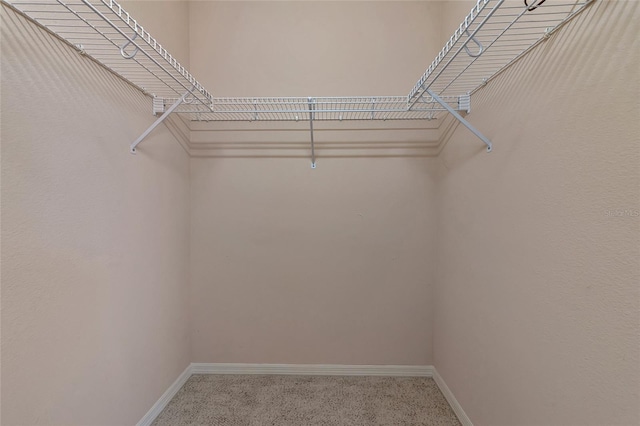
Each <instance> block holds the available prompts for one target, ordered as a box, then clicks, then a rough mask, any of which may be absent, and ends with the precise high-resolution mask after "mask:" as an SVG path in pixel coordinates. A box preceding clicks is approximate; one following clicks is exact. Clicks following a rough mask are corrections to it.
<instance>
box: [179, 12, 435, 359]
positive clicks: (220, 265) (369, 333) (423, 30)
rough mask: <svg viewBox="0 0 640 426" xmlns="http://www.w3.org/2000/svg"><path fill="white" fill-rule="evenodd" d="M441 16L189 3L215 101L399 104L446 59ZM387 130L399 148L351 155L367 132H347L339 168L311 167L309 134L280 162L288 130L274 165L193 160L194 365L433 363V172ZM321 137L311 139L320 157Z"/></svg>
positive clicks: (364, 144)
mask: <svg viewBox="0 0 640 426" xmlns="http://www.w3.org/2000/svg"><path fill="white" fill-rule="evenodd" d="M439 11H440V5H439V4H435V3H426V2H194V3H192V4H190V12H191V27H190V40H191V65H192V69H193V72H194V74H195V75H198V78H199V79H201V81H202V82H203V84H205V85H207V86H208V87H211V90H212V91H214V92H215V93H216V94H217V95H219V96H229V95H231V96H310V95H311V96H332V95H333V96H335V95H341V96H349V95H373V94H380V95H401V94H406V93H407V92H408V91H409V89H410V85H411V82H412V81H414V80H415V79H417V78H418V77H419V75H420V74H421V73H422V72H423V71H424V69H425V68H426V66H427V65H428V60H427V59H425V58H431V57H433V56H434V55H435V54H436V52H437V49H438V48H439V47H440V36H439V30H440V25H439V21H438V13H439ZM416 50H419V51H420V52H421V54H420V55H414V54H413V53H414V52H415V51H416ZM375 124H378V123H375ZM388 125H389V124H388ZM364 127H367V124H366V123H365V125H364ZM391 127H395V128H396V129H397V126H396V125H394V126H391ZM373 128H374V125H370V130H369V131H368V133H369V134H371V133H375V132H380V131H379V130H378V131H374V130H371V129H373ZM396 131H397V130H396ZM364 132H365V134H366V132H367V130H365V131H364ZM195 133H198V134H197V138H198V139H197V142H196V144H195V145H198V144H207V143H210V142H212V140H211V139H207V137H211V138H213V137H215V135H212V134H210V133H207V132H192V136H193V135H194V134H195ZM250 133H252V134H251V135H249V136H251V137H253V138H255V137H258V138H262V139H264V138H265V137H269V138H275V137H277V135H276V136H273V135H271V134H269V135H265V134H264V133H263V132H258V131H255V130H254V131H252V132H250ZM386 133H387V134H389V135H392V137H395V138H396V139H395V141H394V140H393V139H389V142H391V143H394V142H395V144H396V145H395V146H396V148H395V149H394V150H387V151H385V150H383V148H384V149H386V148H388V147H389V146H390V145H391V144H387V143H385V144H382V143H380V142H381V141H378V140H377V141H373V140H368V141H366V140H365V141H360V144H359V145H357V146H355V145H354V144H353V142H354V141H356V140H357V138H359V137H362V136H361V134H358V132H353V131H343V132H342V133H341V134H340V135H339V136H338V137H337V138H338V139H337V141H338V142H340V143H341V144H342V146H340V145H337V149H335V150H334V151H333V152H332V153H331V154H332V155H333V156H335V157H338V158H326V157H321V158H320V159H319V160H318V168H317V169H315V170H312V169H311V168H310V166H309V159H308V155H309V145H308V140H309V139H308V138H309V133H308V130H304V131H303V132H302V133H301V134H302V137H303V138H304V139H303V141H305V142H306V143H305V144H303V145H302V146H303V150H302V152H301V153H298V155H306V156H307V158H291V159H286V158H278V157H281V156H285V155H289V152H287V149H286V147H287V146H289V147H291V144H289V143H288V142H291V140H290V138H291V132H283V134H282V136H281V138H282V139H281V141H280V142H282V143H281V146H282V147H281V149H271V150H269V151H268V152H266V154H265V151H264V150H257V149H252V147H251V146H250V147H248V148H247V146H241V147H240V149H239V150H235V151H231V152H229V150H227V151H225V152H223V153H222V155H231V156H233V157H244V158H199V159H193V160H192V182H191V184H192V186H191V196H192V227H191V238H192V240H191V253H192V257H191V265H192V269H191V271H192V280H191V285H192V293H191V298H192V316H193V322H192V345H193V351H194V361H198V362H272V363H337V364H367V363H369V364H429V363H430V362H431V343H430V340H431V308H430V292H431V287H430V286H431V272H432V258H433V256H432V249H433V245H432V242H433V240H432V235H433V232H434V222H433V221H434V210H433V204H432V203H431V199H432V197H433V190H434V186H433V185H434V181H433V179H432V177H431V176H430V170H431V168H432V166H433V164H434V163H433V162H432V160H429V159H425V158H414V157H412V155H414V154H416V150H413V149H412V148H411V147H409V148H407V144H402V143H400V142H403V141H402V140H401V136H400V135H399V134H396V135H395V136H393V132H388V131H387V132H386ZM426 134H427V132H426V131H424V133H423V135H424V136H423V138H424V140H426V139H427V136H426ZM244 137H247V136H244ZM328 137H330V136H327V134H326V133H323V132H317V133H316V140H317V141H318V144H319V146H320V151H321V154H322V152H324V151H322V149H323V145H322V144H323V142H324V141H326V140H327V138H328ZM375 137H380V136H379V133H376V135H375ZM274 141H275V139H274V140H271V139H270V142H274ZM227 142H231V141H230V140H229V141H227ZM229 145H231V144H229ZM347 145H349V146H348V148H349V149H347ZM294 147H296V146H294ZM253 148H255V144H254V147H253ZM390 153H392V154H393V155H396V156H399V158H391V156H390V155H389V154H390ZM196 155H199V153H196ZM347 155H349V156H355V157H356V158H340V157H342V156H347ZM378 155H382V157H384V158H372V157H373V156H378ZM252 156H261V157H272V158H260V159H256V158H247V157H252Z"/></svg>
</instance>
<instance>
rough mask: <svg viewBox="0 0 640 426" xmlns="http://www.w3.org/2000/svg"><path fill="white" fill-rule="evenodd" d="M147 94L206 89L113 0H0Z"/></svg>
mask: <svg viewBox="0 0 640 426" xmlns="http://www.w3.org/2000/svg"><path fill="white" fill-rule="evenodd" d="M2 3H4V4H8V5H9V6H10V7H12V8H13V9H14V10H16V11H18V12H19V13H21V14H23V15H26V16H27V17H28V18H30V19H31V20H33V21H35V22H36V23H38V24H39V25H41V26H43V27H44V28H46V29H47V30H49V31H50V32H52V33H54V34H55V35H57V36H58V37H59V38H61V39H63V40H64V41H66V42H67V43H69V44H71V45H73V46H74V47H75V48H76V49H78V50H79V51H80V52H81V53H83V54H86V55H88V56H90V57H92V58H93V59H95V60H96V61H98V62H99V63H100V64H102V65H103V66H104V67H106V68H107V69H109V70H111V71H112V72H114V73H116V74H118V75H119V76H121V77H122V78H124V79H125V80H127V81H128V82H130V83H131V84H133V85H134V86H136V87H138V89H140V90H142V91H143V92H144V93H147V94H149V95H152V96H158V97H179V96H182V95H183V94H184V93H186V92H187V91H190V92H191V93H192V95H191V97H192V99H193V100H195V101H197V102H198V103H199V104H201V105H203V106H206V105H209V104H210V103H211V95H210V94H209V92H207V90H206V89H205V88H204V87H203V86H202V85H201V84H200V83H198V81H197V80H196V79H195V78H194V77H193V76H192V75H191V74H190V73H189V72H188V71H187V70H186V69H185V68H184V67H183V66H182V65H180V63H179V62H178V61H177V60H176V59H175V58H174V57H173V56H171V54H169V52H167V50H166V49H165V48H164V47H162V45H161V44H160V43H158V42H157V40H156V39H154V38H153V37H152V36H151V35H150V34H149V32H148V31H146V30H145V29H144V28H143V27H142V26H141V25H140V24H139V23H138V22H137V21H136V20H135V19H133V18H132V17H131V16H130V15H129V13H127V12H126V11H125V10H124V9H123V8H122V7H121V6H120V5H119V4H118V3H117V2H115V1H114V0H93V1H88V0H68V1H63V0H35V1H34V0H11V1H10V2H9V1H5V0H2Z"/></svg>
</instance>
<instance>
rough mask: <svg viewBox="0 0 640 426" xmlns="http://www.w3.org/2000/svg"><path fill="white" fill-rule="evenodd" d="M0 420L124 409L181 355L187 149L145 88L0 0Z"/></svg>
mask: <svg viewBox="0 0 640 426" xmlns="http://www.w3.org/2000/svg"><path fill="white" fill-rule="evenodd" d="M2 9H3V11H2V80H1V82H2V86H1V88H2V150H1V152H2V408H3V410H2V424H3V425H7V426H10V425H30V426H31V425H44V424H46V425H53V424H56V425H131V424H135V423H136V422H137V421H138V420H140V418H141V417H142V416H143V415H144V414H145V412H146V411H147V410H148V409H149V408H150V407H151V405H152V404H153V403H154V402H155V401H156V400H157V399H158V397H159V396H160V395H161V394H162V393H163V392H164V391H165V390H166V389H167V387H168V386H169V385H170V384H171V383H172V382H173V381H174V380H175V378H176V377H177V376H178V374H179V373H180V372H182V371H183V370H184V368H185V367H186V366H187V365H188V363H189V362H190V361H191V357H190V354H189V342H188V337H189V333H188V327H187V322H188V314H187V309H186V308H187V298H186V297H187V294H186V291H185V290H186V287H185V285H186V282H187V279H188V257H187V256H188V250H189V246H188V235H189V215H188V205H189V195H188V191H189V183H188V180H189V174H188V173H189V160H188V158H187V155H186V153H185V152H184V150H183V149H182V147H181V146H180V145H179V144H178V142H176V141H175V140H174V139H173V137H172V136H171V135H170V134H169V132H168V131H167V130H166V129H164V128H162V127H161V128H158V129H157V130H156V131H155V132H154V133H153V134H152V135H151V136H150V137H149V138H148V140H146V141H145V142H144V143H143V145H142V147H141V149H140V150H139V152H138V155H136V156H133V155H131V154H129V152H128V146H129V144H130V143H131V141H132V140H134V139H135V138H136V137H137V136H138V135H139V134H140V133H141V132H142V131H143V130H145V129H146V128H147V127H148V126H149V125H150V124H151V123H152V122H153V119H154V118H153V116H152V115H151V114H150V111H149V110H150V101H149V99H148V98H145V97H143V96H142V95H141V94H140V93H139V92H138V91H136V90H135V89H133V88H131V87H130V86H128V85H127V84H125V83H123V82H122V81H121V80H119V79H117V78H115V77H114V76H113V75H112V74H110V73H109V72H106V71H105V70H104V69H102V68H101V67H99V66H97V65H96V64H94V63H93V62H91V61H90V60H88V59H86V58H83V57H82V56H80V55H78V54H77V53H76V52H75V50H73V49H71V48H69V47H67V46H64V45H62V44H61V43H60V42H59V41H57V40H55V39H53V38H52V37H50V36H48V35H46V34H44V33H43V32H42V31H40V30H37V29H34V27H33V26H32V25H31V24H29V23H28V22H26V21H25V20H23V19H22V18H19V17H17V16H16V15H15V14H14V13H13V12H11V11H9V10H5V7H4V6H3V7H2Z"/></svg>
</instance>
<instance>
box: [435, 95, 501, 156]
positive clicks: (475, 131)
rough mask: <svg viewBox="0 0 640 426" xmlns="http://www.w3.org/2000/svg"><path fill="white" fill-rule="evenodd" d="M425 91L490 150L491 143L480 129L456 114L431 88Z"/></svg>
mask: <svg viewBox="0 0 640 426" xmlns="http://www.w3.org/2000/svg"><path fill="white" fill-rule="evenodd" d="M427 93H428V94H429V96H431V97H432V98H433V100H434V101H436V102H437V103H439V104H440V105H442V107H443V108H444V109H446V110H447V111H449V113H450V114H451V115H453V116H454V117H455V118H456V119H457V120H458V121H459V122H461V123H462V124H464V125H465V126H466V127H467V129H469V130H471V132H472V133H473V134H474V135H476V136H477V137H478V138H480V140H481V141H482V142H484V143H485V145H487V152H491V150H492V149H493V148H492V145H491V141H490V140H489V139H487V137H486V136H485V135H483V134H482V133H480V131H479V130H478V129H476V128H475V127H473V125H472V124H471V123H469V122H468V121H467V120H465V119H464V118H463V117H462V116H461V115H460V114H458V111H456V110H455V109H453V108H451V106H450V105H449V104H448V103H446V102H445V101H443V100H442V99H441V98H440V97H439V96H438V95H436V94H435V93H433V92H432V91H431V89H427Z"/></svg>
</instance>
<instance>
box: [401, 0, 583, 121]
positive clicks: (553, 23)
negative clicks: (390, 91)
mask: <svg viewBox="0 0 640 426" xmlns="http://www.w3.org/2000/svg"><path fill="white" fill-rule="evenodd" d="M593 1H594V0H575V1H568V0H548V1H544V0H542V2H541V1H539V0H529V2H528V3H529V6H525V5H524V4H523V3H522V2H520V1H518V2H513V1H505V0H478V2H477V4H476V5H475V6H474V7H473V8H472V10H471V12H470V13H469V14H468V15H467V16H466V17H465V19H464V21H463V22H462V23H461V24H460V26H459V27H458V28H457V29H456V31H455V32H454V34H453V36H451V38H450V39H449V41H448V42H447V43H446V44H445V46H444V48H443V49H442V50H441V51H440V53H439V54H438V56H437V57H436V58H435V59H434V61H433V62H432V63H431V65H430V66H429V68H427V70H426V71H425V73H424V74H423V75H422V77H421V78H420V79H419V80H418V82H417V83H416V84H415V86H414V87H413V88H412V89H411V91H410V92H409V94H408V96H407V102H408V106H409V107H410V108H412V109H413V108H414V107H415V105H419V104H420V103H419V102H418V101H419V100H420V99H422V98H423V97H424V96H425V94H426V93H427V90H431V91H432V92H434V93H436V94H438V95H440V96H450V95H461V94H464V93H468V94H473V93H474V92H475V91H476V90H478V89H479V88H480V87H482V86H484V85H485V84H486V83H487V82H488V81H490V80H491V79H492V78H493V77H495V76H496V75H498V74H499V73H500V72H501V71H502V70H504V69H505V68H507V67H508V66H510V65H511V64H512V63H514V62H515V61H516V60H517V59H518V58H520V57H521V56H522V55H524V54H526V53H527V52H528V51H529V50H530V49H532V48H533V47H534V46H536V45H537V44H538V43H540V42H541V41H543V40H545V38H547V37H549V36H550V35H551V34H552V33H553V32H554V31H556V30H557V29H558V28H560V27H561V26H562V25H563V24H564V23H565V22H567V21H568V20H569V19H571V18H573V17H574V16H575V15H577V14H578V13H580V12H581V11H582V10H583V9H584V8H585V7H586V6H588V5H589V4H590V3H592V2H593Z"/></svg>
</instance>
